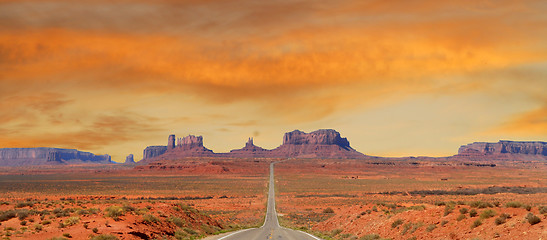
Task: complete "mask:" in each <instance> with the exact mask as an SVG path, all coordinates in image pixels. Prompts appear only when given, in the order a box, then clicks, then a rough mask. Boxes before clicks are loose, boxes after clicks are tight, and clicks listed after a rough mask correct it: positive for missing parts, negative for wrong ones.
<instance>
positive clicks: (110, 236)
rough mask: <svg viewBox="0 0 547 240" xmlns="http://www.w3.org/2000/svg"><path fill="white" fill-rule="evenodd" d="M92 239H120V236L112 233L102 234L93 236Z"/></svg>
mask: <svg viewBox="0 0 547 240" xmlns="http://www.w3.org/2000/svg"><path fill="white" fill-rule="evenodd" d="M90 240H118V237H116V236H114V235H110V234H101V235H97V236H94V237H92V238H91V239H90Z"/></svg>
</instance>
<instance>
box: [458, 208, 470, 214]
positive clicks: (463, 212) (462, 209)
mask: <svg viewBox="0 0 547 240" xmlns="http://www.w3.org/2000/svg"><path fill="white" fill-rule="evenodd" d="M468 211H469V210H467V208H460V213H461V214H466V213H467V212H468Z"/></svg>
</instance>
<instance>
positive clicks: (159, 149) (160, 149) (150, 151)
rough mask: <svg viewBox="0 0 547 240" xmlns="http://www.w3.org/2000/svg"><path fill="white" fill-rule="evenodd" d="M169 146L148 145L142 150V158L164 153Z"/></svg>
mask: <svg viewBox="0 0 547 240" xmlns="http://www.w3.org/2000/svg"><path fill="white" fill-rule="evenodd" d="M166 151H167V146H148V147H146V148H145V149H144V151H143V152H142V159H143V160H144V159H150V158H154V157H157V156H160V155H162V154H164V153H165V152H166Z"/></svg>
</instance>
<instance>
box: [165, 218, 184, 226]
mask: <svg viewBox="0 0 547 240" xmlns="http://www.w3.org/2000/svg"><path fill="white" fill-rule="evenodd" d="M169 221H170V222H172V223H173V224H175V225H176V226H177V227H182V226H183V225H184V222H183V221H182V219H181V218H179V217H174V216H173V217H171V218H169Z"/></svg>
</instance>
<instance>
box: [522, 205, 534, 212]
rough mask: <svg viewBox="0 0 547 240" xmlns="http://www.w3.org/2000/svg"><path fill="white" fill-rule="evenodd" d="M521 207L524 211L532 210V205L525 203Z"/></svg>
mask: <svg viewBox="0 0 547 240" xmlns="http://www.w3.org/2000/svg"><path fill="white" fill-rule="evenodd" d="M522 208H524V209H526V211H530V210H532V206H530V205H528V204H526V205H523V206H522Z"/></svg>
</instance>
